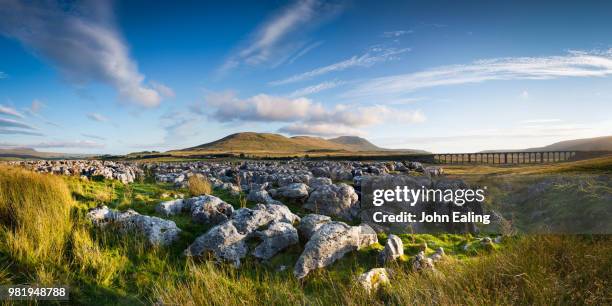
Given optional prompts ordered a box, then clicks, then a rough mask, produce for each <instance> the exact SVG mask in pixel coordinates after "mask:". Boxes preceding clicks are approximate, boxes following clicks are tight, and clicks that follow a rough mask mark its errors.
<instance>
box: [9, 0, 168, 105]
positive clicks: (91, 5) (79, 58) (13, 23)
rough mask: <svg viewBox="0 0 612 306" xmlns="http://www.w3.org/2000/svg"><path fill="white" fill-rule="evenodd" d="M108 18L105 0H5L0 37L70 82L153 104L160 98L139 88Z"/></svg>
mask: <svg viewBox="0 0 612 306" xmlns="http://www.w3.org/2000/svg"><path fill="white" fill-rule="evenodd" d="M112 20H113V16H112V8H111V7H110V2H108V1H91V2H87V3H81V2H78V3H71V4H63V2H62V3H57V2H55V1H48V2H35V3H23V2H21V1H17V0H7V1H3V3H2V6H0V33H3V34H5V35H7V36H9V37H14V38H16V39H17V40H19V41H20V42H22V43H23V44H24V45H26V46H27V47H28V49H29V50H32V52H33V53H34V54H36V55H40V56H41V57H42V58H44V59H46V60H49V61H50V62H51V63H53V65H54V66H56V67H57V68H58V69H59V70H60V71H62V72H63V73H64V74H65V75H66V76H67V77H68V79H70V80H71V81H73V82H75V83H78V84H83V83H87V82H90V81H97V82H103V83H106V84H109V85H110V86H112V87H113V88H114V89H115V90H116V91H117V92H118V93H119V95H120V96H121V98H122V99H124V100H127V101H129V102H133V103H135V104H137V105H141V106H145V107H154V106H157V105H158V104H159V103H160V101H161V96H160V94H159V93H158V92H157V91H156V90H155V89H152V88H149V87H146V86H145V85H144V84H143V83H144V79H145V77H144V76H143V75H142V74H141V73H140V72H139V71H138V67H137V65H136V62H135V61H134V60H133V59H131V58H130V57H129V54H128V53H129V52H128V48H127V46H126V45H125V43H124V42H123V40H122V38H121V36H120V34H119V33H118V31H117V30H116V29H115V26H114V25H113V24H112V22H111V21H112Z"/></svg>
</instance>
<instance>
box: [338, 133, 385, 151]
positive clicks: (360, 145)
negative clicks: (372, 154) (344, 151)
mask: <svg viewBox="0 0 612 306" xmlns="http://www.w3.org/2000/svg"><path fill="white" fill-rule="evenodd" d="M329 141H331V142H333V143H337V144H340V145H343V146H345V147H346V148H351V149H353V150H354V151H383V150H385V149H383V148H380V147H378V146H376V145H374V144H373V143H371V142H369V141H368V140H367V139H364V138H361V137H357V136H340V137H336V138H332V139H329Z"/></svg>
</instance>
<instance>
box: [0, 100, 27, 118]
mask: <svg viewBox="0 0 612 306" xmlns="http://www.w3.org/2000/svg"><path fill="white" fill-rule="evenodd" d="M0 114H3V115H9V116H13V117H17V118H21V119H23V118H24V116H23V114H21V113H20V112H18V111H17V110H16V109H15V108H13V107H9V106H5V105H2V104H0Z"/></svg>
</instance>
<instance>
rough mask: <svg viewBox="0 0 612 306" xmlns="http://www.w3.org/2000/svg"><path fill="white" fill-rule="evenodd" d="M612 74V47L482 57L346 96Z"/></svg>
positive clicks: (374, 83) (372, 83)
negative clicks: (555, 53) (552, 54)
mask: <svg viewBox="0 0 612 306" xmlns="http://www.w3.org/2000/svg"><path fill="white" fill-rule="evenodd" d="M609 75H612V49H610V50H607V51H593V52H584V51H571V52H568V53H567V54H566V55H562V56H546V57H508V58H493V59H486V60H478V61H475V62H473V63H471V64H467V65H452V66H442V67H437V68H432V69H428V70H424V71H420V72H415V73H408V74H401V75H394V76H388V77H381V78H375V79H371V80H368V81H365V82H363V83H362V84H360V85H359V86H357V87H356V88H355V89H353V90H351V91H349V92H348V93H347V94H346V96H350V97H356V96H381V95H389V94H402V93H409V92H413V91H416V90H419V89H423V88H429V87H436V86H447V85H457V84H467V83H479V82H485V81H491V80H518V79H528V80H545V79H556V78H562V77H604V76H609Z"/></svg>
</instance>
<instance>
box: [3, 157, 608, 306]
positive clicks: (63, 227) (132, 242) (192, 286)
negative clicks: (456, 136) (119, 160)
mask: <svg viewBox="0 0 612 306" xmlns="http://www.w3.org/2000/svg"><path fill="white" fill-rule="evenodd" d="M0 187H1V188H2V189H0V216H1V217H2V218H1V219H0V220H1V221H0V228H1V230H0V231H1V232H2V235H3V236H2V239H1V240H0V283H33V282H39V283H46V284H51V283H59V284H65V285H70V286H71V299H72V303H74V304H87V305H96V304H131V305H136V304H153V303H158V302H162V303H163V304H166V305H219V304H223V305H237V304H241V305H251V304H273V305H278V304H281V305H287V304H291V305H295V304H301V305H304V304H306V305H339V304H343V305H388V304H402V305H405V304H419V305H423V304H425V305H427V304H430V305H431V304H439V305H448V304H451V305H456V304H472V305H474V304H476V305H490V304H503V305H517V304H518V305H525V304H545V305H554V304H594V305H598V304H599V305H601V304H609V302H610V294H609V287H610V279H612V270H610V266H611V263H612V238H611V237H610V236H517V237H507V238H505V240H504V242H503V243H502V244H500V245H497V246H496V248H494V249H488V248H485V247H482V246H481V245H480V244H479V243H478V240H477V238H478V237H475V236H472V235H452V234H439V235H424V234H420V235H408V234H406V235H401V236H400V237H401V239H402V241H403V242H404V251H405V253H406V256H404V257H403V258H402V259H401V260H400V261H398V262H396V263H392V264H389V265H388V268H389V269H391V270H392V271H393V277H392V281H391V285H390V286H388V287H385V288H383V289H382V290H380V291H379V292H376V293H374V294H368V293H367V292H365V291H364V290H363V289H362V288H361V287H360V286H359V285H358V284H357V283H356V281H355V280H356V278H357V277H358V276H359V274H360V273H363V272H365V271H367V270H368V269H370V268H373V267H377V266H379V264H378V263H377V259H376V258H377V254H378V252H379V251H380V249H382V245H384V242H385V239H386V236H385V235H380V237H379V240H380V244H376V245H373V246H371V247H369V248H366V249H363V250H361V251H359V252H352V253H349V254H347V255H346V256H345V257H344V258H343V259H341V260H339V261H337V262H336V263H334V264H333V265H332V266H330V267H328V268H326V269H322V270H317V271H314V272H313V273H311V275H309V276H308V277H307V278H306V279H305V280H304V281H298V280H296V279H295V278H294V277H293V275H292V270H293V264H294V263H295V261H296V260H297V258H298V257H299V255H300V253H301V251H302V247H303V243H302V245H296V246H292V247H290V248H289V249H287V250H286V251H284V252H283V253H281V254H279V255H277V256H275V257H273V258H272V259H271V260H270V261H269V262H258V261H256V260H255V259H254V258H246V259H245V260H244V262H243V265H242V266H241V268H239V269H236V268H233V267H231V266H229V265H225V264H221V265H219V264H216V263H214V261H210V260H199V261H196V262H193V261H191V260H189V259H187V258H185V257H183V256H182V251H183V250H184V249H185V248H186V247H187V245H189V243H191V242H192V241H193V240H194V239H195V237H197V236H198V235H200V234H202V233H203V232H205V230H206V229H207V226H203V225H198V224H195V223H193V222H191V220H190V216H189V215H188V214H185V215H178V216H173V217H171V219H172V220H174V221H175V222H176V223H177V225H178V226H179V227H181V228H182V229H183V233H182V234H181V237H180V239H179V241H177V242H176V243H175V244H173V245H172V246H169V247H167V248H162V247H151V246H149V245H148V244H147V243H145V241H143V240H142V239H141V238H140V237H138V236H137V235H121V234H120V233H117V232H114V231H112V230H101V229H95V228H93V227H92V225H91V224H90V223H89V222H88V221H87V220H86V219H85V218H84V215H85V213H86V211H87V209H88V208H91V207H95V206H97V205H108V206H109V207H112V208H117V209H122V210H123V209H127V208H132V209H135V210H136V211H138V212H140V213H143V214H149V215H155V214H156V213H155V209H154V207H155V205H156V204H157V203H159V202H160V201H162V200H169V199H173V198H175V196H180V195H187V194H189V191H188V190H186V189H180V188H175V187H174V186H172V185H169V184H155V183H134V184H130V185H127V186H126V185H124V184H122V183H120V182H116V181H83V180H80V179H78V178H74V177H59V176H51V175H42V174H34V173H32V172H28V171H25V170H19V169H9V168H6V167H2V168H0ZM559 188H569V189H571V188H573V187H571V186H570V187H563V186H560V187H559ZM582 188H584V190H583V191H584V193H577V195H578V196H580V197H582V198H584V196H585V195H587V194H591V193H596V194H599V193H601V192H607V191H606V190H603V191H602V189H601V188H603V187H602V186H601V185H597V184H587V183H585V184H584V186H582ZM569 191H571V190H562V189H560V190H559V192H565V193H563V194H569ZM496 192H498V193H499V194H496V195H495V197H493V198H494V199H495V198H496V197H497V199H500V198H501V197H503V196H504V194H503V189H502V188H498V189H496ZM212 193H213V194H215V195H218V196H220V197H221V198H222V199H224V200H225V201H227V202H228V203H231V204H232V205H234V206H235V207H237V208H238V207H241V206H247V204H246V203H241V202H240V196H232V195H230V194H229V193H228V192H226V191H220V190H213V191H212ZM560 194H561V193H560ZM545 196H554V195H545ZM558 200H561V199H558ZM571 201H577V200H576V199H571ZM4 237H10V238H9V239H4ZM39 244H40V245H41V246H42V248H39V247H38V245H39ZM424 244H427V246H428V248H427V249H426V253H427V254H431V253H433V252H434V251H435V249H436V248H437V247H443V248H444V249H445V251H446V253H447V255H448V256H447V257H446V259H445V260H444V261H442V262H440V263H438V264H436V270H437V272H426V273H415V272H412V271H411V268H410V267H411V265H410V260H409V259H410V257H412V256H414V255H415V254H416V253H417V252H418V251H419V250H420V249H421V248H422V246H423V245H424ZM466 244H470V247H469V248H467V249H465V248H464V246H465V245H466ZM4 263H6V264H4ZM283 266H284V267H285V269H284V270H282V269H281V268H282V267H283ZM281 270H282V271H281Z"/></svg>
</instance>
